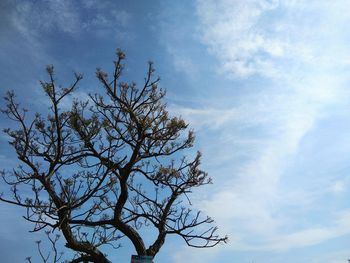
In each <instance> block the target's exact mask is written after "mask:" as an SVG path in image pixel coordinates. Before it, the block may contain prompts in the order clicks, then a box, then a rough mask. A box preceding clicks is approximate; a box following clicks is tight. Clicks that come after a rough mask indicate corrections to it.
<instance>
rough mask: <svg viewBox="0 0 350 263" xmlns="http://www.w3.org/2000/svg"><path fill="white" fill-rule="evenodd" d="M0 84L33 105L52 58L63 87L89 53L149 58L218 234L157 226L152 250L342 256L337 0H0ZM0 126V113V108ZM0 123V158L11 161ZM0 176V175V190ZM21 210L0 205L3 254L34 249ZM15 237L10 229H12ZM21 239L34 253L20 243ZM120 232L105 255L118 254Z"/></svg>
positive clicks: (347, 177)
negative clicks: (192, 238) (203, 239)
mask: <svg viewBox="0 0 350 263" xmlns="http://www.w3.org/2000/svg"><path fill="white" fill-rule="evenodd" d="M0 7H1V8H0V50H1V52H0V67H1V71H0V91H1V94H4V93H5V91H6V90H8V89H13V90H15V91H16V92H17V94H19V99H20V101H21V102H22V103H23V104H25V105H26V106H27V107H28V108H30V109H31V110H33V111H41V110H45V109H46V107H47V102H45V97H44V96H43V95H42V93H41V90H40V87H39V85H38V80H40V79H44V78H45V72H44V68H45V65H47V64H54V65H55V67H56V71H57V78H58V79H59V80H60V81H61V83H62V84H69V83H70V81H71V80H72V72H73V70H76V71H79V72H82V73H84V80H83V82H82V83H81V85H80V88H79V90H78V92H77V96H80V97H84V96H86V94H87V93H89V92H91V91H94V90H96V88H97V87H98V85H97V81H96V80H95V79H94V71H95V68H96V67H97V66H100V67H102V68H104V69H110V68H111V61H112V60H113V58H114V57H113V55H114V51H115V49H116V48H117V47H120V48H122V49H123V50H124V51H125V52H126V54H127V68H126V73H125V74H126V77H127V78H129V79H130V80H135V81H136V82H139V83H140V82H142V80H143V74H144V72H145V70H146V66H147V64H146V63H147V61H148V60H152V61H154V62H155V66H156V69H157V72H158V74H159V75H160V76H161V79H162V80H161V85H162V87H164V88H166V89H167V103H168V106H169V109H170V111H171V112H173V113H174V114H180V115H181V116H182V117H184V118H185V119H186V120H187V121H188V122H189V123H190V124H191V127H193V128H194V129H195V130H196V135H197V143H196V148H197V149H199V150H200V151H202V153H203V167H204V168H205V169H206V170H207V171H208V172H209V174H210V175H211V177H212V178H213V179H214V184H213V185H211V186H210V187H205V188H204V189H202V190H199V191H197V192H196V193H195V194H194V195H193V200H194V202H193V205H194V206H195V207H196V208H198V209H201V210H203V211H204V212H205V213H207V214H209V215H210V216H212V217H213V218H214V219H215V220H216V223H217V225H218V226H219V229H220V231H221V233H223V234H228V235H229V238H230V242H229V243H228V244H227V245H222V246H217V247H216V248H214V249H207V250H196V249H190V248H187V247H186V246H185V244H184V243H182V242H181V240H179V239H176V238H171V239H170V240H168V241H167V243H166V244H165V246H164V248H163V251H162V252H161V253H160V254H159V255H158V256H157V258H156V259H155V262H159V263H160V262H170V263H180V262H193V263H214V262H223V263H224V262H226V263H229V262H237V263H238V262H239V263H251V262H254V263H279V262H285V263H291V262H298V263H306V262H308V263H310V262H311V263H345V262H347V258H350V251H349V244H350V203H349V200H350V190H349V186H350V173H349V171H350V92H349V91H350V88H349V84H350V75H349V74H348V72H349V69H350V49H349V44H348V43H349V40H350V28H349V26H348V25H349V24H350V15H349V14H350V5H349V3H348V1H346V0H333V1H326V0H318V1H316V0H314V1H313V0H309V1H306V0H304V1H299V0H289V1H283V0H280V1H278V0H276V1H274V0H261V1H258V0H256V1H255V0H197V1H194V0H193V1H185V0H183V1H170V0H169V1H168V0H166V1H160V0H159V1H136V0H135V1H97V0H85V1H65V0H61V1H58V0H47V1H10V0H5V1H1V3H0ZM0 121H1V127H6V126H8V125H9V123H8V121H7V120H6V119H5V118H4V116H1V117H0ZM6 140H7V138H6V137H5V136H3V135H1V136H0V143H1V148H0V166H1V167H3V168H9V167H11V165H14V164H15V160H14V155H13V153H12V152H11V151H10V149H9V148H8V147H7V146H6ZM3 187H4V186H0V188H1V189H3ZM23 213H24V211H22V210H20V209H15V208H13V207H10V206H7V205H4V204H3V203H1V204H0V214H1V215H2V216H1V217H0V225H1V227H0V247H1V249H0V250H1V255H2V261H3V262H22V261H24V258H25V257H26V256H28V255H33V256H35V244H34V243H33V241H34V240H37V239H39V238H40V236H33V235H32V234H28V233H27V231H28V230H29V229H30V225H28V224H27V223H25V222H24V221H23V220H22V219H21V215H22V214H23ZM18 240H20V241H18ZM33 251H34V252H33ZM130 253H132V250H131V248H130V246H129V244H125V245H124V248H123V249H120V250H117V251H116V252H115V255H113V256H112V257H111V259H113V260H115V262H128V261H129V257H130Z"/></svg>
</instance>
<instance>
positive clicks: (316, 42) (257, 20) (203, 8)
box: [176, 0, 350, 262]
mask: <svg viewBox="0 0 350 263" xmlns="http://www.w3.org/2000/svg"><path fill="white" fill-rule="evenodd" d="M345 6H347V4H346V3H345V2H344V1H334V3H332V4H327V3H325V2H322V3H320V2H319V1H311V2H310V3H307V4H305V3H304V2H302V1H263V0H262V1H226V0H220V1H212V0H198V1H197V15H198V17H199V20H200V21H201V23H202V27H201V32H202V38H201V41H202V43H203V44H205V45H206V46H207V47H208V51H209V52H210V53H211V54H212V55H213V56H214V57H215V58H216V59H217V61H216V63H217V65H218V67H217V73H218V74H219V76H220V77H221V78H225V77H227V81H228V82H227V83H229V81H230V80H231V81H232V80H237V79H244V80H245V81H246V82H248V83H255V84H252V85H260V86H261V87H260V88H256V89H254V91H253V92H251V93H250V92H246V93H244V94H243V95H235V90H234V89H233V88H232V93H231V94H227V97H228V98H227V99H228V100H229V99H231V100H232V101H233V102H236V103H233V106H231V107H226V108H225V107H224V106H222V105H220V103H216V105H215V99H214V98H212V100H211V104H210V106H208V105H205V104H203V105H202V107H198V108H195V109H191V108H190V107H187V108H183V107H179V108H178V109H177V110H176V112H180V113H181V114H182V115H183V116H184V117H185V118H188V119H189V121H190V123H193V124H194V126H195V127H196V128H197V129H198V130H199V131H200V136H201V137H202V138H204V139H203V141H205V143H204V144H205V146H203V148H204V152H205V155H204V156H208V155H209V156H208V157H207V159H208V160H209V163H210V165H209V166H208V167H209V169H212V170H210V172H211V174H212V175H213V176H214V177H217V181H218V182H219V184H220V186H218V187H217V188H216V190H215V192H212V193H211V194H210V195H201V196H200V198H199V200H198V202H199V203H200V206H201V208H202V209H203V210H204V211H205V212H207V213H208V214H210V215H213V217H214V218H215V219H216V221H217V223H218V225H219V226H221V229H222V232H223V233H229V234H230V235H231V236H233V242H231V243H230V244H229V245H228V248H229V249H238V250H272V251H275V250H288V249H292V248H296V247H304V246H311V245H315V244H319V243H321V242H324V241H326V240H329V239H332V238H336V237H339V236H342V235H345V234H349V233H350V228H349V224H347V223H346V220H348V218H349V213H348V211H347V210H346V209H345V210H344V209H341V208H333V209H332V213H329V209H330V208H329V207H326V205H325V206H322V205H319V203H320V202H321V203H322V202H325V200H326V199H327V198H339V193H344V192H345V193H348V191H347V189H346V188H345V185H346V180H335V179H334V176H335V175H333V174H325V173H323V174H322V177H320V176H319V177H317V175H310V174H308V173H307V171H303V173H304V174H303V175H304V177H302V176H300V175H297V174H293V172H295V171H296V168H295V167H292V166H293V165H295V162H296V160H297V158H298V156H299V155H301V154H302V153H303V148H302V146H303V145H304V144H305V142H306V141H307V140H308V139H307V138H308V135H309V134H311V133H312V134H314V136H318V129H319V123H320V122H321V121H322V120H323V119H325V118H329V116H331V114H334V111H330V109H331V108H332V107H334V105H338V104H341V103H344V101H345V100H347V99H349V93H348V91H347V85H348V83H349V78H348V77H347V76H346V73H345V70H346V69H349V64H348V54H347V53H346V51H345V50H346V46H347V41H346V40H345V38H344V37H343V33H342V31H341V30H340V29H339V28H342V27H343V26H344V25H345V24H346V23H347V22H350V20H349V18H348V16H347V15H346V12H345V11H344V10H343V9H342V7H345ZM345 9H347V8H345ZM213 68H214V67H213ZM257 82H259V84H256V83H257ZM232 85H233V84H232ZM213 94H214V93H213ZM237 101H238V102H239V103H237ZM208 134H209V135H208ZM213 136H214V137H215V142H214V143H213V142H210V140H212V139H213ZM314 150H315V151H319V152H324V154H325V155H326V149H317V148H315V149H314ZM247 151H248V153H247ZM237 152H238V154H237ZM239 152H245V154H244V155H240V154H239ZM347 153H349V150H348V151H347ZM309 158H312V156H311V157H309ZM331 158H332V157H330V159H329V160H328V161H331ZM334 158H336V157H334ZM338 158H339V156H338ZM222 160H226V161H225V162H223V161H222ZM343 161H346V160H345V158H343ZM215 162H216V163H217V164H220V165H217V166H215ZM223 166H225V167H223ZM213 167H215V169H213ZM305 168H306V169H308V168H310V167H307V166H306V167H305ZM313 169H314V171H318V170H317V168H315V167H313ZM223 172H224V174H222V173H223ZM220 174H222V175H220ZM307 176H311V177H312V179H313V180H311V178H310V179H308V178H307ZM342 176H344V175H342ZM291 182H293V183H294V184H293V185H294V186H297V188H293V187H291V185H290V184H291ZM329 194H333V196H331V197H330V196H329ZM337 196H338V197H337ZM200 199H202V201H200ZM315 214H317V215H318V218H315ZM300 217H302V218H303V220H301V219H300ZM331 223H332V224H333V226H332V227H330V226H329V225H330V224H331ZM222 248H224V247H222ZM194 262H197V261H194ZM198 262H199V260H198ZM208 262H209V261H208Z"/></svg>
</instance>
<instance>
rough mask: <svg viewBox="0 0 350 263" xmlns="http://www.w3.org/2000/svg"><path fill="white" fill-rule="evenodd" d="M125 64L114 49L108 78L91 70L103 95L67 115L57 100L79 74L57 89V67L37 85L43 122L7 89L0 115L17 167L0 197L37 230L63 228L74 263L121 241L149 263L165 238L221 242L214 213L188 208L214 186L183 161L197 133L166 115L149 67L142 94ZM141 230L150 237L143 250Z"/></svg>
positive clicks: (5, 175) (103, 258) (193, 161)
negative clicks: (195, 193) (197, 192)
mask: <svg viewBox="0 0 350 263" xmlns="http://www.w3.org/2000/svg"><path fill="white" fill-rule="evenodd" d="M124 59H125V54H124V53H123V52H122V51H121V50H117V60H116V61H114V68H113V72H112V74H111V76H108V75H107V73H105V72H104V71H102V70H101V69H97V71H96V76H97V79H98V80H99V82H100V83H101V86H102V89H103V91H104V92H103V93H102V94H101V93H96V94H90V95H89V99H88V100H86V101H83V100H79V99H74V100H72V106H71V108H70V109H69V110H67V109H65V107H64V105H63V103H62V102H63V101H67V97H68V96H70V95H71V94H74V91H75V90H76V89H77V86H78V84H79V83H80V81H81V79H82V78H83V76H82V75H81V74H77V73H76V74H75V80H74V82H73V84H72V85H70V86H69V87H67V88H62V87H60V86H58V85H57V83H56V82H57V80H56V78H55V73H54V68H53V66H48V67H47V73H48V77H49V79H48V81H45V82H41V86H42V88H43V90H44V92H45V94H46V95H47V97H48V99H49V101H50V108H49V113H48V114H47V116H43V114H39V113H37V114H35V116H33V117H32V118H30V116H29V117H28V116H27V115H29V114H28V113H27V110H25V109H22V108H20V106H19V104H18V103H17V102H16V97H15V94H14V93H13V92H8V93H7V95H6V97H5V100H6V104H7V106H6V109H5V110H3V112H4V113H5V114H6V115H7V116H8V118H10V119H11V120H13V121H14V122H15V123H16V124H17V129H5V132H6V133H7V135H8V136H10V138H11V140H10V144H11V146H12V147H13V148H14V149H15V151H16V153H17V157H18V159H19V160H20V162H21V164H20V165H19V166H18V167H17V168H14V169H13V170H10V171H2V172H1V175H2V179H3V180H4V182H5V183H7V184H8V185H9V186H10V187H9V192H8V193H3V194H2V195H1V196H0V200H1V201H4V202H7V203H10V204H13V205H17V206H21V207H24V208H25V209H26V215H25V216H24V218H25V219H26V220H28V221H29V222H31V223H33V225H34V228H33V231H34V232H35V231H40V230H43V229H45V230H46V231H47V230H50V231H55V230H56V231H59V232H61V234H62V236H63V237H64V239H65V242H66V247H67V248H70V249H72V250H73V251H75V252H76V253H75V256H74V258H73V259H71V261H70V262H110V261H109V260H108V258H107V255H105V254H104V253H103V247H104V246H105V245H111V246H113V247H114V248H118V247H119V246H120V242H121V239H122V238H127V239H129V240H130V241H131V242H132V244H133V246H134V248H135V250H136V252H137V254H138V255H147V256H152V257H154V256H155V255H156V254H157V253H158V252H159V250H160V249H161V247H162V246H163V244H164V242H165V239H166V237H167V236H169V235H177V236H180V237H182V238H183V239H184V241H185V242H186V243H187V245H189V246H192V247H199V248H204V247H212V246H215V245H217V244H219V243H221V242H226V240H227V237H220V236H219V235H218V234H217V228H216V227H215V226H213V224H212V223H213V220H212V219H211V218H210V217H207V216H202V214H201V212H199V211H197V212H196V211H192V209H191V208H190V204H191V203H190V199H189V194H190V193H191V192H192V190H193V189H194V188H196V187H200V186H203V185H206V184H209V183H211V179H210V178H209V177H208V175H207V173H206V172H204V171H202V170H201V169H200V159H201V155H200V153H197V154H195V155H193V154H192V155H193V156H192V158H190V157H186V156H185V155H184V154H185V153H186V150H187V152H188V153H191V152H192V151H188V150H189V149H190V148H191V147H193V143H194V135H193V131H191V130H188V125H187V124H186V123H185V121H184V120H183V119H182V118H180V117H172V116H170V114H169V113H168V112H167V110H166V104H165V103H164V96H165V91H164V90H162V89H160V88H159V87H158V82H159V77H155V76H154V73H155V70H154V68H153V64H152V63H149V64H148V70H147V74H146V77H145V81H144V84H143V85H142V87H140V88H138V87H137V86H136V84H135V83H127V82H123V81H122V80H121V76H122V72H123V68H124V65H123V63H122V61H123V60H124ZM28 119H31V120H28ZM190 156H191V154H190ZM143 228H153V233H155V238H154V240H153V241H152V242H150V244H148V245H146V243H145V239H144V236H143V235H142V229H143ZM55 242H56V241H55Z"/></svg>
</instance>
